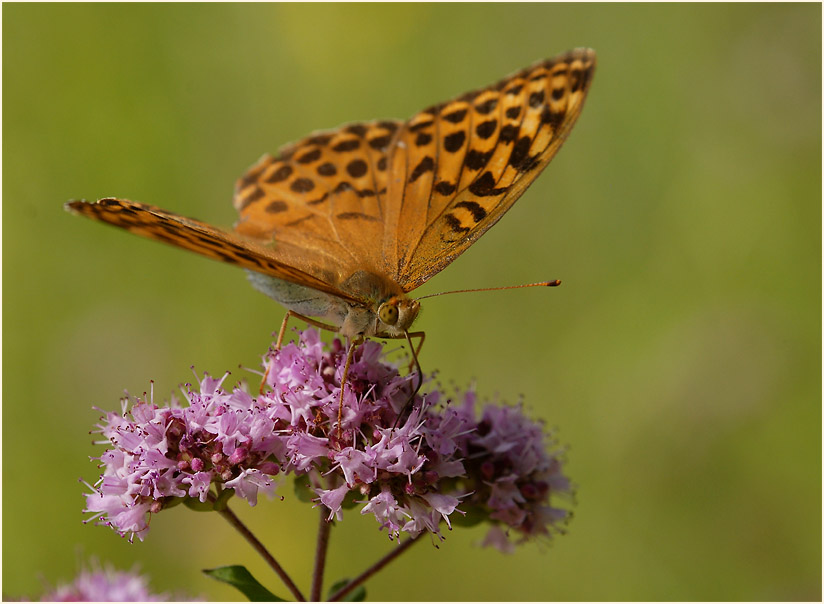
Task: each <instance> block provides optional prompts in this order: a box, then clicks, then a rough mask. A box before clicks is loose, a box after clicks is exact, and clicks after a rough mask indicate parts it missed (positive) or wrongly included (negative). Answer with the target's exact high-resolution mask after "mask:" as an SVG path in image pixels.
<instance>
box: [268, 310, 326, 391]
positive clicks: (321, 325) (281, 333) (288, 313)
mask: <svg viewBox="0 0 824 604" xmlns="http://www.w3.org/2000/svg"><path fill="white" fill-rule="evenodd" d="M290 317H295V318H297V319H300V320H301V321H305V322H306V323H308V324H309V325H314V326H315V327H317V328H318V329H325V330H326V331H333V332H336V331H338V330H337V329H335V328H334V327H333V326H332V325H327V324H326V323H321V322H320V321H315V320H314V319H310V318H309V317H307V316H304V315H302V314H300V313H298V312H295V311H294V310H287V311H286V314H285V315H284V317H283V322H282V323H281V324H280V331H279V332H278V339H277V342H276V343H275V350H280V346H281V344H283V336H285V335H286V325H287V324H288V323H289V319H290ZM268 377H269V368H268V367H267V368H266V371H265V373H264V374H263V379H262V380H261V381H260V393H261V394H263V388H264V387H265V386H266V379H267V378H268Z"/></svg>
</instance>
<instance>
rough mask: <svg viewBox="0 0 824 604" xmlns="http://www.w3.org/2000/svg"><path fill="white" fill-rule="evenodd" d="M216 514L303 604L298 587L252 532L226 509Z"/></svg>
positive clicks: (304, 599) (303, 599) (303, 600)
mask: <svg viewBox="0 0 824 604" xmlns="http://www.w3.org/2000/svg"><path fill="white" fill-rule="evenodd" d="M218 513H219V514H220V515H221V516H223V517H224V518H225V519H226V520H227V521H228V522H229V524H231V525H232V526H233V527H234V528H235V530H237V531H238V532H239V533H240V534H241V535H243V537H244V538H245V539H246V541H248V542H249V544H250V545H251V546H252V547H253V548H254V549H255V551H257V553H259V554H260V555H261V556H263V559H264V560H266V563H267V564H269V566H270V567H271V568H272V570H274V571H275V573H277V575H278V576H279V577H280V579H281V580H282V581H283V582H284V583H285V584H286V587H288V588H289V591H291V592H292V595H293V596H295V599H296V600H298V601H299V602H305V601H306V598H304V597H303V594H302V593H300V590H299V589H298V586H297V585H295V584H294V583H293V582H292V579H291V578H290V577H289V575H287V574H286V571H285V570H283V567H282V566H281V565H280V564H278V561H277V560H275V558H274V556H272V554H270V553H269V551H268V550H267V549H266V547H264V545H263V544H262V543H261V542H260V541H258V539H257V537H255V536H254V535H253V534H252V532H251V531H250V530H249V529H248V528H246V525H245V524H243V523H242V522H241V521H240V518H238V517H237V516H235V513H234V512H233V511H232V510H230V509H229V508H228V507H226V508H224V509H222V510H219V511H218Z"/></svg>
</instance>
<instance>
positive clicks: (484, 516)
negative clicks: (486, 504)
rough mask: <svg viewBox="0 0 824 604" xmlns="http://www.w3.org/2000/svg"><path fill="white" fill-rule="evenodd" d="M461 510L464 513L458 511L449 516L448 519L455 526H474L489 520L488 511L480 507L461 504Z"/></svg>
mask: <svg viewBox="0 0 824 604" xmlns="http://www.w3.org/2000/svg"><path fill="white" fill-rule="evenodd" d="M461 510H463V511H464V512H466V515H463V514H459V513H458V514H451V515H450V516H449V520H450V521H451V522H452V524H453V525H455V526H464V527H469V526H475V525H476V524H480V523H481V522H484V521H486V520H489V512H488V511H487V510H484V509H483V508H482V507H479V506H471V505H464V504H461Z"/></svg>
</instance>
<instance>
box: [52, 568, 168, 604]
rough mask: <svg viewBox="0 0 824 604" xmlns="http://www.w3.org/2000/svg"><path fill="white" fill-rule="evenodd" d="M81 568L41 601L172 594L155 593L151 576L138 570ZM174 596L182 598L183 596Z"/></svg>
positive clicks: (158, 598) (162, 598)
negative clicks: (69, 581) (150, 580)
mask: <svg viewBox="0 0 824 604" xmlns="http://www.w3.org/2000/svg"><path fill="white" fill-rule="evenodd" d="M91 566H92V568H84V569H82V570H81V571H80V572H79V573H78V575H77V577H75V579H74V581H72V582H71V583H64V584H61V585H58V586H57V587H55V588H54V589H53V590H50V591H48V592H46V593H45V594H43V596H42V598H40V600H41V601H42V602H166V601H168V600H169V599H170V596H169V594H165V593H160V594H156V593H152V592H151V591H150V590H149V581H148V579H147V578H146V577H145V576H143V575H140V574H139V573H138V572H137V571H135V570H132V571H120V570H115V569H114V568H112V567H111V566H108V565H107V566H105V567H101V566H100V564H99V563H96V562H94V561H93V562H92V565H91ZM175 600H177V601H181V599H180V596H175Z"/></svg>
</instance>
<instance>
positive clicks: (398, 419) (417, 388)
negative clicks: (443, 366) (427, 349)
mask: <svg viewBox="0 0 824 604" xmlns="http://www.w3.org/2000/svg"><path fill="white" fill-rule="evenodd" d="M403 335H404V336H405V337H406V341H407V342H408V343H409V351H410V352H411V353H412V360H414V361H415V371H417V373H418V385H417V386H415V390H413V391H412V394H411V395H409V398H408V399H407V401H406V402H405V403H404V404H403V408H402V409H401V411H400V413H398V417H396V418H395V423H394V424H393V425H392V429H393V430H394V429H395V428H397V427H398V425H399V424H400V423H401V419H402V418H403V416H404V415H406V411H407V409H409V408H410V407H411V406H412V401H414V400H415V397H416V396H417V395H418V391H420V389H421V386H423V370H421V364H420V362H419V361H418V355H417V354H415V347H414V346H413V345H412V338H410V337H409V332H408V331H406V330H404V331H403Z"/></svg>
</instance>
